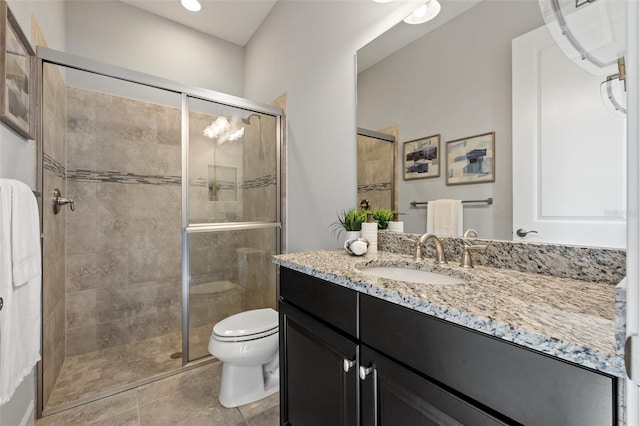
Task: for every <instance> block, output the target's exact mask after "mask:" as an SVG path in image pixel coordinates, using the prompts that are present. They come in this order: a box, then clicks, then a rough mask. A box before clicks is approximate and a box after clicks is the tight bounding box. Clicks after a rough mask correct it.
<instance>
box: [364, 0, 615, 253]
mask: <svg viewBox="0 0 640 426" xmlns="http://www.w3.org/2000/svg"><path fill="white" fill-rule="evenodd" d="M441 3H442V13H441V14H440V15H438V16H437V17H436V18H435V19H434V20H433V21H431V22H429V23H427V24H422V25H425V26H428V28H426V29H424V28H422V29H420V30H416V28H415V27H416V26H410V25H407V24H405V23H403V22H400V23H399V24H398V25H396V26H395V27H394V28H392V29H391V30H390V31H388V32H387V33H385V34H383V35H381V36H380V37H378V38H377V39H376V40H373V41H372V42H371V43H369V44H368V45H366V46H364V47H363V48H362V49H361V50H359V51H358V74H357V105H358V110H357V120H358V121H357V123H358V126H359V127H361V128H367V129H377V130H380V129H385V128H390V127H392V126H394V128H395V130H396V131H397V134H396V136H397V142H396V150H395V155H396V170H397V172H396V180H395V183H396V185H395V194H394V197H395V198H396V199H397V204H396V207H395V210H396V211H398V212H400V213H404V215H403V216H401V219H402V220H403V221H404V222H405V225H404V229H405V232H412V233H423V232H425V230H426V224H427V205H426V204H422V203H426V202H429V201H435V200H440V199H454V200H461V201H473V200H485V199H489V198H491V199H492V201H493V203H492V204H488V203H464V204H463V206H464V207H463V214H462V217H463V229H464V230H466V229H469V228H472V229H474V230H476V231H477V233H478V234H479V236H480V237H481V238H491V239H508V240H510V239H514V240H520V241H541V242H555V243H566V244H577V245H588V246H602V247H624V235H625V226H626V219H625V216H624V208H625V202H626V201H625V195H624V194H625V191H626V189H625V181H626V170H625V164H626V160H625V153H624V151H625V148H624V147H625V144H626V141H625V138H626V135H625V132H624V129H625V118H624V115H621V116H620V114H618V116H616V115H614V114H612V113H611V112H610V111H609V110H608V109H607V106H606V105H605V102H603V99H602V98H603V96H602V95H601V90H600V86H601V82H602V81H604V78H606V76H605V77H604V78H603V77H602V76H596V75H592V74H590V73H588V72H587V71H585V70H583V69H581V67H579V66H578V65H576V64H575V63H574V62H573V61H572V60H571V59H569V58H567V57H566V55H564V54H563V53H562V51H561V50H560V49H559V48H557V46H556V45H555V42H554V41H553V39H552V38H551V37H550V36H549V34H548V29H547V27H545V26H544V25H545V22H544V20H543V17H542V14H541V12H540V7H539V2H538V1H537V0H523V1H494V0H484V1H480V2H455V1H448V2H447V1H442V2H441ZM456 8H457V10H453V11H452V9H456ZM456 13H457V15H456ZM454 15H455V16H454ZM505 17H508V19H505ZM534 30H537V32H536V31H534ZM420 31H422V32H425V31H427V33H426V34H424V35H420V34H417V33H419V32H420ZM403 32H408V33H413V35H409V36H402V34H403ZM416 34H417V35H416ZM416 37H417V38H416ZM408 39H411V40H409V41H407V40H408ZM514 40H516V41H514ZM390 46H394V47H393V48H392V47H390ZM523 58H524V59H523ZM527 61H528V62H527ZM528 70H532V72H529V71H528ZM532 89H535V90H534V92H533V93H530V92H531V90H532ZM492 132H495V145H494V146H495V148H494V149H495V152H494V153H493V155H494V158H493V159H492V160H493V161H494V170H493V172H494V178H495V180H494V181H493V182H489V181H485V182H482V183H469V184H462V185H451V182H454V181H460V180H461V179H457V180H456V179H452V178H454V177H456V176H458V177H459V175H456V174H455V173H461V172H460V170H462V171H464V170H465V166H464V165H462V166H460V163H458V164H457V165H455V166H454V163H456V162H457V161H459V160H464V161H465V162H467V163H469V164H467V166H469V165H471V163H472V162H473V160H474V159H473V158H471V157H473V154H474V152H475V154H477V152H476V151H477V150H476V151H474V150H469V152H468V153H467V152H466V151H464V152H463V154H464V156H465V158H464V159H462V158H461V157H462V156H463V155H462V154H460V155H457V157H455V158H454V157H453V156H451V157H450V158H447V152H448V149H447V148H451V147H452V144H449V145H448V144H447V143H448V142H452V141H455V142H456V146H455V148H456V152H458V154H459V153H460V152H462V151H461V150H460V148H461V147H460V146H459V145H460V141H461V140H462V145H464V144H465V142H464V141H465V139H469V140H470V142H469V143H471V142H473V141H472V138H473V137H474V136H476V135H480V134H487V133H492ZM437 134H439V135H441V138H440V158H439V161H440V162H439V168H440V170H441V173H440V175H439V176H437V177H425V178H417V179H415V178H414V179H405V178H404V167H405V164H404V162H405V161H406V159H405V158H404V156H403V145H404V144H405V143H406V142H409V141H414V140H419V139H421V138H426V137H429V136H430V135H437ZM467 154H469V155H471V157H469V156H468V155H467ZM458 157H460V158H458ZM358 158H359V160H358V162H359V165H358V168H359V170H360V169H361V168H362V167H363V166H362V165H361V164H360V162H361V160H360V159H361V156H360V151H359V157H358ZM430 161H432V162H433V161H435V160H434V159H430ZM465 164H466V163H465ZM420 167H423V168H424V167H425V166H420V165H418V166H417V168H416V167H414V169H415V170H418V169H419V168H420ZM466 169H467V170H472V169H474V168H473V167H471V168H469V167H466ZM475 169H478V168H477V167H476V168H475ZM425 174H426V173H425ZM414 175H415V174H414ZM448 181H449V182H450V183H449V184H447V182H448ZM359 185H360V183H359ZM361 198H362V197H360V193H359V198H358V201H360V199H361ZM523 200H524V201H523ZM411 202H416V203H417V204H416V205H415V206H412V205H411ZM372 207H377V206H375V205H373V206H372ZM527 215H528V216H530V217H525V216H527ZM517 231H520V232H517ZM528 231H537V232H531V233H529V232H528ZM521 234H524V236H519V235H521ZM610 235H613V237H612V238H608V237H607V236H610Z"/></svg>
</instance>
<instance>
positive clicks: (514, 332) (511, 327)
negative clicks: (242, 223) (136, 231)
mask: <svg viewBox="0 0 640 426" xmlns="http://www.w3.org/2000/svg"><path fill="white" fill-rule="evenodd" d="M274 261H275V263H277V264H279V265H281V266H284V267H287V268H290V269H294V270H297V271H300V272H303V273H306V274H309V275H312V276H315V277H318V278H321V279H324V280H326V281H330V282H333V283H336V284H339V285H341V286H344V287H347V288H351V289H353V290H356V291H359V292H361V293H365V294H369V295H372V296H375V297H379V298H381V299H384V300H387V301H390V302H392V303H396V304H398V305H402V306H405V307H408V308H411V309H414V310H416V311H420V312H423V313H426V314H429V315H432V316H434V317H437V318H441V319H444V320H446V321H449V322H452V323H455V324H459V325H462V326H464V327H468V328H470V329H473V330H476V331H479V332H482V333H486V334H488V335H491V336H495V337H498V338H500V339H503V340H506V341H509V342H513V343H515V344H518V345H521V346H524V347H527V348H530V349H534V350H536V351H539V352H542V353H545V354H548V355H551V356H554V357H557V358H560V359H563V360H566V361H570V362H573V363H575V364H578V365H582V366H584V367H587V368H591V369H594V370H598V371H601V372H604V373H607V374H611V375H614V376H618V377H624V373H625V370H624V363H623V360H622V357H621V356H619V355H617V354H616V338H615V335H616V325H615V309H614V297H615V296H614V291H615V290H614V288H615V286H614V285H611V284H606V283H595V282H588V281H580V280H577V279H573V278H563V277H554V276H548V275H541V274H534V273H530V272H521V271H514V270H508V269H500V268H492V267H486V266H476V267H475V268H474V269H471V270H468V269H463V268H461V267H459V266H458V264H457V262H453V261H451V262H449V264H447V265H445V266H444V267H438V266H436V265H435V264H434V263H433V261H432V260H431V259H427V260H425V261H424V262H422V263H420V264H416V263H415V262H414V260H413V258H412V256H409V255H406V254H395V253H388V252H378V254H377V255H367V256H364V257H354V256H350V255H348V254H347V253H346V252H345V251H344V250H330V251H316V252H307V253H295V254H287V255H280V256H275V258H274ZM392 265H407V266H412V267H416V268H417V269H424V270H428V271H432V272H438V273H441V274H444V275H451V276H456V277H458V278H462V279H464V280H465V282H466V283H465V284H457V285H443V284H413V283H408V282H402V281H394V280H389V279H385V278H377V277H372V276H367V275H364V274H362V272H360V271H359V270H361V269H363V268H366V267H371V266H392Z"/></svg>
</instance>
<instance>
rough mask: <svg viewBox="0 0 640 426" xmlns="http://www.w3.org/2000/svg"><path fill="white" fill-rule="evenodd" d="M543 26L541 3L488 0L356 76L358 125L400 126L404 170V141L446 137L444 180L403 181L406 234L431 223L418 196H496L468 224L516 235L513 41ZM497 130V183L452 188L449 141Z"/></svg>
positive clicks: (496, 234)
mask: <svg viewBox="0 0 640 426" xmlns="http://www.w3.org/2000/svg"><path fill="white" fill-rule="evenodd" d="M507 17H508V18H507ZM543 24H544V22H543V20H542V17H541V15H540V11H539V9H538V1H537V0H528V1H501V0H499V1H494V0H485V1H483V2H481V3H480V4H478V5H477V6H475V7H473V8H471V9H470V10H468V11H467V12H465V13H463V14H462V15H460V16H458V17H456V18H454V19H453V20H451V21H449V22H448V23H446V24H445V25H443V26H441V27H439V28H437V29H436V30H434V31H433V32H431V33H429V34H427V35H426V36H424V37H422V38H421V39H419V40H416V41H415V42H414V43H412V44H410V45H408V46H407V47H405V48H404V49H401V50H399V51H398V52H396V53H395V54H393V55H391V56H389V57H388V58H386V59H385V60H383V61H381V62H379V63H378V64H376V65H374V66H373V67H371V68H368V69H367V70H365V71H363V72H362V73H360V74H359V75H358V125H359V126H361V127H365V128H371V129H379V128H383V127H386V126H389V125H392V124H398V125H399V127H400V138H399V139H400V142H401V143H400V144H399V150H400V151H399V155H398V159H399V164H398V167H402V165H401V163H400V161H401V159H402V142H404V141H408V140H412V139H416V138H420V137H425V136H429V135H433V134H437V133H440V134H441V153H442V156H441V160H440V161H441V164H440V165H441V175H440V177H439V178H432V179H420V180H412V181H404V180H401V181H400V184H399V191H400V203H399V211H401V212H405V213H407V214H406V216H404V221H405V230H406V231H408V232H415V233H418V232H424V230H425V226H426V209H424V208H418V209H412V208H410V206H409V203H410V202H411V201H413V200H416V201H428V200H435V199H439V198H454V199H462V200H465V199H471V200H474V199H485V198H487V197H493V198H494V200H495V204H494V205H493V206H491V207H487V206H477V207H476V206H474V207H471V206H467V207H465V208H464V217H465V220H464V226H465V228H474V229H477V230H478V231H479V232H480V235H481V236H483V237H489V238H491V237H493V238H498V239H511V216H512V213H511V207H512V201H511V199H512V192H511V173H512V172H511V40H512V39H513V38H515V37H517V36H519V35H521V34H524V33H526V32H528V31H530V30H532V29H534V28H537V27H539V26H541V25H543ZM491 131H495V132H496V171H495V176H496V181H495V183H484V184H473V185H459V186H446V184H445V182H446V180H445V167H446V162H445V159H444V152H445V142H446V141H448V140H454V139H459V138H463V137H466V136H471V135H475V134H479V133H486V132H491ZM400 170H402V169H400Z"/></svg>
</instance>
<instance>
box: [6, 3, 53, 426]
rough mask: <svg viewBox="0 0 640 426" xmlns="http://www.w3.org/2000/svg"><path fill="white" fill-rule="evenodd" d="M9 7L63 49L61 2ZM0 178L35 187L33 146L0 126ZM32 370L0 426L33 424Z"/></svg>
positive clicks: (25, 25) (25, 26)
mask: <svg viewBox="0 0 640 426" xmlns="http://www.w3.org/2000/svg"><path fill="white" fill-rule="evenodd" d="M9 7H10V8H11V10H12V11H13V12H14V15H15V17H16V19H17V20H18V23H19V25H20V27H21V28H22V30H23V31H24V33H25V35H26V36H27V37H28V38H29V39H30V40H31V17H32V15H33V16H35V17H36V18H37V19H38V21H39V23H40V26H41V27H42V30H43V32H45V34H47V35H48V36H47V41H48V44H49V46H50V47H52V48H56V49H64V44H65V40H64V3H62V2H42V1H24V2H23V1H20V2H18V1H10V2H9ZM0 177H2V178H11V179H18V180H21V181H23V182H25V183H27V184H28V185H30V186H31V187H33V188H35V186H36V177H35V144H34V143H33V142H32V141H25V140H24V139H22V138H21V137H19V136H17V135H16V134H15V133H13V132H12V131H11V130H9V129H8V128H7V127H6V126H5V125H4V124H0ZM32 404H35V371H34V372H32V373H31V374H30V375H29V376H27V377H26V378H25V379H24V381H23V382H22V383H21V385H20V386H19V387H18V389H17V390H16V393H15V394H14V395H13V397H12V398H11V400H10V401H9V402H8V403H7V404H5V405H3V406H2V407H0V425H14V424H20V422H21V421H22V420H23V419H27V424H33V418H34V413H35V412H30V410H34V405H32Z"/></svg>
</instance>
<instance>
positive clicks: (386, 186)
mask: <svg viewBox="0 0 640 426" xmlns="http://www.w3.org/2000/svg"><path fill="white" fill-rule="evenodd" d="M357 141H358V142H357V143H358V204H359V203H360V201H361V200H363V199H367V200H369V203H370V204H371V208H372V209H377V208H383V209H389V208H391V196H392V195H391V190H392V185H391V182H392V177H393V161H392V158H393V150H394V147H395V144H392V143H390V142H386V141H381V140H379V139H374V138H370V137H368V136H362V135H358V138H357Z"/></svg>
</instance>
